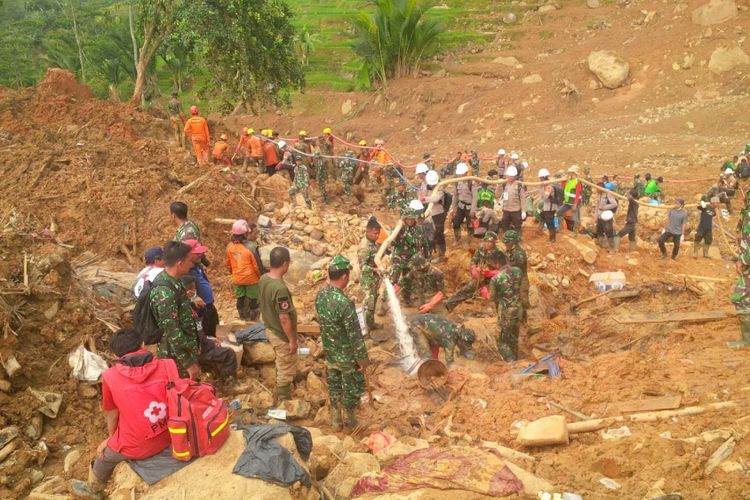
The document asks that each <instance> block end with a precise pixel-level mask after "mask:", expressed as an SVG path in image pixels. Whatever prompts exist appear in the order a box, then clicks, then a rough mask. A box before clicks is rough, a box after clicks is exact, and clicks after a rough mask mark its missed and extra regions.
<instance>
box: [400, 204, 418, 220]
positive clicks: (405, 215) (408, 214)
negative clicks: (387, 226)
mask: <svg viewBox="0 0 750 500" xmlns="http://www.w3.org/2000/svg"><path fill="white" fill-rule="evenodd" d="M418 218H419V214H418V213H417V211H416V210H414V209H412V208H408V207H406V208H402V209H401V219H403V220H407V219H414V220H416V219H418Z"/></svg>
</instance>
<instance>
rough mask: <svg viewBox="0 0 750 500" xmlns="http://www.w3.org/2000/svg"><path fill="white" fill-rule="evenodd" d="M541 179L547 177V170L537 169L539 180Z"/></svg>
mask: <svg viewBox="0 0 750 500" xmlns="http://www.w3.org/2000/svg"><path fill="white" fill-rule="evenodd" d="M542 177H549V170H547V169H546V168H542V169H539V178H540V179H541V178H542Z"/></svg>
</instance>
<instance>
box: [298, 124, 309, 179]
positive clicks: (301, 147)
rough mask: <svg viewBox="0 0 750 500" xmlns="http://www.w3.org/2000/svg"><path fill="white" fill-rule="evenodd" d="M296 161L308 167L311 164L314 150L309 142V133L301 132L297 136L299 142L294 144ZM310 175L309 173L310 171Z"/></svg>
mask: <svg viewBox="0 0 750 500" xmlns="http://www.w3.org/2000/svg"><path fill="white" fill-rule="evenodd" d="M294 151H295V154H294V160H295V161H296V162H297V163H298V164H299V163H304V164H305V166H307V165H308V164H309V163H310V160H309V158H310V156H312V148H311V147H310V143H309V142H308V141H307V132H306V131H304V130H300V131H299V133H298V134H297V142H296V143H295V144H294ZM308 174H309V171H308Z"/></svg>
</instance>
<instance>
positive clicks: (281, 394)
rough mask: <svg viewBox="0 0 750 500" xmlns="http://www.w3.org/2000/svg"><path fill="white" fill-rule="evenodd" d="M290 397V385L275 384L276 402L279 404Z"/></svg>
mask: <svg viewBox="0 0 750 500" xmlns="http://www.w3.org/2000/svg"><path fill="white" fill-rule="evenodd" d="M291 399H292V386H291V385H277V386H276V404H277V405H281V403H283V402H284V401H289V400H291Z"/></svg>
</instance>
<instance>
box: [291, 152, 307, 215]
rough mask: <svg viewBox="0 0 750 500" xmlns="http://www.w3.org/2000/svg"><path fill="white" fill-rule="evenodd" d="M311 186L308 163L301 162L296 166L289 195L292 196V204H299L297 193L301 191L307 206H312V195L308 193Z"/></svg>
mask: <svg viewBox="0 0 750 500" xmlns="http://www.w3.org/2000/svg"><path fill="white" fill-rule="evenodd" d="M309 187H310V174H309V173H308V171H307V165H305V163H304V162H299V163H297V166H296V167H295V168H294V184H292V187H290V188H289V196H291V197H292V204H294V205H296V204H297V198H296V196H295V195H296V194H297V193H301V194H302V198H304V200H305V204H306V205H307V208H312V201H310V195H309V194H308V193H307V189H308V188H309Z"/></svg>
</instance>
